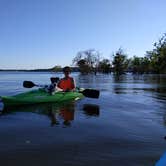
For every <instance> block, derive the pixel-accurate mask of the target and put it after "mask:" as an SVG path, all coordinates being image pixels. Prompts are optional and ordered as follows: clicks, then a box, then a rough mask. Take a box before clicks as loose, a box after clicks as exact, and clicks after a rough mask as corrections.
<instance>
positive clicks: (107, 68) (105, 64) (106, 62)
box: [98, 59, 111, 73]
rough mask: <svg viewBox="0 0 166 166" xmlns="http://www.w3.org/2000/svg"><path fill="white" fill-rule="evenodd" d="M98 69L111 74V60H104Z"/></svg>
mask: <svg viewBox="0 0 166 166" xmlns="http://www.w3.org/2000/svg"><path fill="white" fill-rule="evenodd" d="M98 69H99V71H101V72H103V73H109V72H110V71H111V63H110V61H109V59H103V60H102V61H100V62H99V66H98Z"/></svg>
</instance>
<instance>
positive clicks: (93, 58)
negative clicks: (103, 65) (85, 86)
mask: <svg viewBox="0 0 166 166" xmlns="http://www.w3.org/2000/svg"><path fill="white" fill-rule="evenodd" d="M99 60H100V53H99V52H98V51H96V50H94V49H89V50H85V51H80V52H78V53H77V55H76V57H75V58H74V59H73V63H74V64H75V65H77V66H78V67H79V69H80V72H81V73H90V72H95V71H96V69H97V67H98V65H99Z"/></svg>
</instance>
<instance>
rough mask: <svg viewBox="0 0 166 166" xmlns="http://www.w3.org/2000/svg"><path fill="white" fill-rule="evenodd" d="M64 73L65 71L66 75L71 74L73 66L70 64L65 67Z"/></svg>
mask: <svg viewBox="0 0 166 166" xmlns="http://www.w3.org/2000/svg"><path fill="white" fill-rule="evenodd" d="M63 73H64V75H65V77H67V76H69V74H70V73H71V68H70V67H69V66H66V67H64V68H63Z"/></svg>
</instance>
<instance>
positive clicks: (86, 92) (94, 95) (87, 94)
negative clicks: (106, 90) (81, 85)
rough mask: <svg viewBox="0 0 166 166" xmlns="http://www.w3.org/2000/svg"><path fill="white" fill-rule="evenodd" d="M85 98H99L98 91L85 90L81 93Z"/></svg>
mask: <svg viewBox="0 0 166 166" xmlns="http://www.w3.org/2000/svg"><path fill="white" fill-rule="evenodd" d="M81 93H82V94H83V95H84V96H85V97H89V98H99V95H100V91H99V90H94V89H85V90H83V91H82V92H81Z"/></svg>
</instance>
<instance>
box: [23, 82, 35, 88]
mask: <svg viewBox="0 0 166 166" xmlns="http://www.w3.org/2000/svg"><path fill="white" fill-rule="evenodd" d="M34 86H36V85H35V84H34V83H33V82H32V81H24V82H23V87H24V88H32V87H34Z"/></svg>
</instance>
